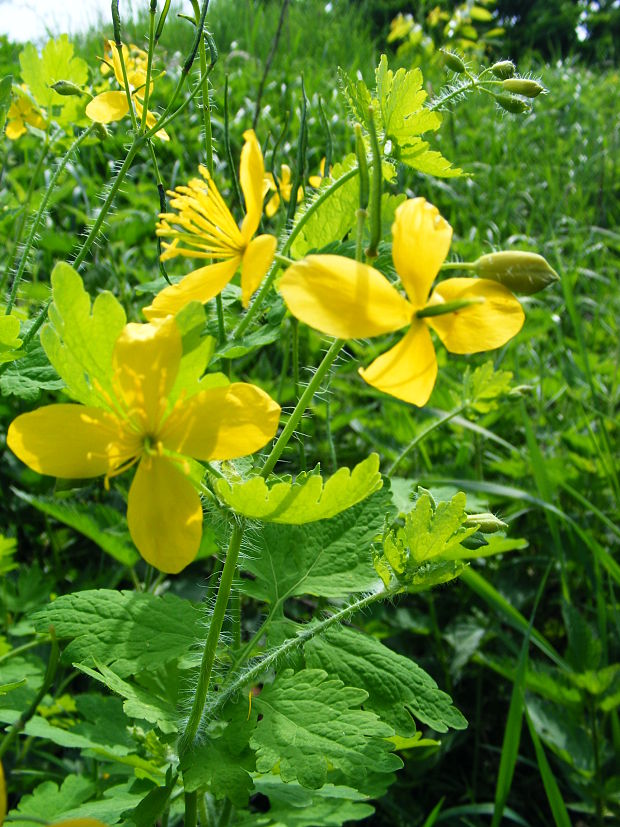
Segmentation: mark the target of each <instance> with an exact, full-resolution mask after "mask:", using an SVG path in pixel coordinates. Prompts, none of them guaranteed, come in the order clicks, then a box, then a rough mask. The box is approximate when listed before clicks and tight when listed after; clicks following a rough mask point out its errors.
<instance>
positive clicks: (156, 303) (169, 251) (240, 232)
mask: <svg viewBox="0 0 620 827" xmlns="http://www.w3.org/2000/svg"><path fill="white" fill-rule="evenodd" d="M243 137H244V140H245V143H244V145H243V149H242V150H241V162H240V165H239V180H240V182H241V190H242V192H243V198H244V201H245V213H246V214H245V218H244V219H243V222H242V223H241V229H239V227H238V226H237V224H236V222H235V219H234V218H233V217H232V215H231V212H230V210H229V209H228V207H227V206H226V204H225V203H224V200H223V199H222V196H221V195H220V193H219V192H218V189H217V187H216V186H215V182H214V181H213V179H212V178H211V176H210V175H209V171H208V170H207V169H206V168H205V167H203V166H201V167H199V170H200V174H201V175H202V177H203V179H204V180H201V179H200V178H193V179H192V180H191V181H190V182H189V184H188V185H187V186H186V187H177V188H176V190H175V191H174V192H170V193H169V195H171V196H172V200H171V201H170V206H171V207H173V208H174V209H175V210H177V212H178V214H177V213H165V214H162V215H160V219H161V221H160V223H159V224H158V225H157V235H158V236H161V237H163V238H172V243H171V244H164V247H165V248H166V249H165V251H164V253H163V254H162V261H166V260H167V259H171V258H174V257H175V256H187V257H188V258H199V259H200V258H202V259H219V260H218V261H217V262H216V263H215V264H207V265H206V266H205V267H200V268H199V269H198V270H193V271H192V272H191V273H188V275H186V276H185V277H184V278H182V279H181V281H179V282H177V284H173V285H171V286H170V287H165V288H164V289H163V290H162V291H161V292H160V293H158V294H157V296H155V298H154V300H153V303H152V304H151V305H149V306H148V307H145V308H144V309H143V311H142V312H143V313H144V315H145V316H146V318H147V319H149V320H150V319H156V318H162V317H164V316H168V315H174V314H175V313H178V311H179V310H181V309H182V308H183V307H185V305H186V304H189V302H191V301H199V302H201V303H202V304H204V303H205V302H208V301H209V299H212V298H213V297H214V296H217V294H218V293H221V291H222V290H223V289H224V287H225V286H226V285H227V284H228V282H229V281H230V280H231V279H232V277H233V276H234V275H235V273H236V272H237V270H238V269H239V267H241V300H242V302H243V306H244V307H247V305H248V303H249V301H250V298H251V297H252V293H254V291H255V290H256V288H257V287H258V285H259V284H260V283H261V281H262V280H263V278H264V277H265V273H266V272H267V270H268V269H269V265H270V264H271V262H272V261H273V257H274V254H275V251H276V247H277V244H278V241H277V239H276V237H275V236H273V235H259V236H256V238H254V234H255V233H256V231H257V230H258V225H259V224H260V219H261V214H262V211H263V198H264V189H263V181H264V176H265V167H264V164H263V154H262V152H261V149H260V146H259V143H258V141H257V140H256V135H255V134H254V132H253V131H252V130H251V129H249V130H247V131H246V132H244V133H243ZM172 225H176V226H177V227H179V229H175V227H173V226H172Z"/></svg>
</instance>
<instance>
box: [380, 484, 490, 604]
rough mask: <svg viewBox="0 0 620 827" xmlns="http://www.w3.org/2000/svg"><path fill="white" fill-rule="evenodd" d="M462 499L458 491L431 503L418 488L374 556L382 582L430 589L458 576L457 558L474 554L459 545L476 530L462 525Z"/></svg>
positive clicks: (411, 589) (460, 566)
mask: <svg viewBox="0 0 620 827" xmlns="http://www.w3.org/2000/svg"><path fill="white" fill-rule="evenodd" d="M465 501H466V497H465V494H463V493H462V492H459V493H457V494H455V496H454V497H452V499H451V500H450V502H440V503H439V504H438V505H437V506H435V504H434V502H433V500H432V498H431V496H430V494H429V493H428V492H426V491H424V489H420V494H419V496H418V499H417V501H416V503H415V505H414V507H413V509H412V510H411V511H410V512H409V513H408V514H406V515H405V524H404V526H403V527H400V526H399V527H397V528H394V529H391V530H389V531H388V532H387V533H386V534H385V536H384V538H383V551H382V553H380V554H377V555H376V556H375V560H374V563H375V568H376V569H377V571H378V573H379V574H380V576H381V578H382V579H383V582H384V583H385V584H386V585H389V584H390V583H391V582H392V580H396V581H398V582H399V583H400V584H401V585H402V586H403V587H404V588H406V589H408V590H409V591H419V590H420V589H424V588H430V587H431V586H434V585H436V584H438V583H444V582H447V581H449V580H452V579H454V578H455V577H458V576H459V574H461V573H462V571H463V570H464V566H463V565H462V564H461V563H459V562H457V561H460V560H461V559H467V558H472V557H477V556H478V551H477V549H468V548H465V546H464V545H462V543H463V541H464V540H466V539H467V538H468V537H471V535H472V534H474V533H475V532H476V526H471V527H469V528H465V527H463V523H464V522H465V520H466V519H467V515H466V514H465Z"/></svg>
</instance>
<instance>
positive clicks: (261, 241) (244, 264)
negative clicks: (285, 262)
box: [241, 235, 278, 307]
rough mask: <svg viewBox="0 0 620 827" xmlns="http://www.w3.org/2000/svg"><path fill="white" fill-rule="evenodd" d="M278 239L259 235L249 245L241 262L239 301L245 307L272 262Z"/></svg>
mask: <svg viewBox="0 0 620 827" xmlns="http://www.w3.org/2000/svg"><path fill="white" fill-rule="evenodd" d="M277 246H278V239H277V238H276V237H275V236H273V235H259V236H257V237H256V238H255V239H253V240H252V241H250V243H249V244H248V247H247V249H246V251H245V253H244V254H243V259H242V260H241V301H242V303H243V306H244V307H247V306H248V304H249V303H250V299H251V298H252V293H253V292H254V291H255V290H256V288H257V287H258V285H259V284H260V283H261V281H262V280H263V279H264V278H265V273H266V272H267V270H268V269H269V266H270V265H271V262H272V261H273V257H274V254H275V252H276V247H277Z"/></svg>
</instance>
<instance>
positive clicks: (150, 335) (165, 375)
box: [112, 317, 182, 436]
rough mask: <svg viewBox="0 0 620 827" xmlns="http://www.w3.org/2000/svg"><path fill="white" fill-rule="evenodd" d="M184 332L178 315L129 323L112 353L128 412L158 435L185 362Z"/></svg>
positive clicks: (118, 387)
mask: <svg viewBox="0 0 620 827" xmlns="http://www.w3.org/2000/svg"><path fill="white" fill-rule="evenodd" d="M181 355H182V345H181V334H180V332H179V328H178V327H177V325H176V322H175V321H174V318H172V317H168V318H166V319H158V320H156V321H155V322H153V323H152V324H135V323H133V322H132V323H131V324H127V325H125V327H124V328H123V331H122V333H121V335H120V336H119V337H118V339H117V340H116V344H115V345H114V351H113V353H112V367H113V370H114V379H113V383H114V387H115V390H116V392H117V394H118V396H119V399H120V400H122V401H123V403H124V407H125V409H126V410H127V411H128V415H129V416H130V417H131V418H132V419H133V421H134V422H135V423H136V425H137V427H138V428H139V430H140V431H141V432H142V433H143V434H145V435H151V436H155V435H156V433H157V429H158V426H159V422H160V420H161V418H162V416H163V414H164V412H165V410H166V406H167V397H168V394H169V393H170V389H171V388H172V386H173V384H174V380H175V379H176V375H177V373H178V370H179V364H180V362H181Z"/></svg>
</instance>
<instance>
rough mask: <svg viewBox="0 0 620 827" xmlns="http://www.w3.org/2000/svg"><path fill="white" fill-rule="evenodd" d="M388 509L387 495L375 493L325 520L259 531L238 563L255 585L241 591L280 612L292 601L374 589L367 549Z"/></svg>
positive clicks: (248, 582)
mask: <svg viewBox="0 0 620 827" xmlns="http://www.w3.org/2000/svg"><path fill="white" fill-rule="evenodd" d="M390 509H391V501H390V498H389V495H388V494H387V493H384V491H379V492H377V493H376V494H373V495H372V497H369V498H368V499H367V500H365V501H364V502H363V503H359V504H358V505H355V506H353V507H352V508H349V509H347V511H344V512H343V513H342V514H339V515H338V516H336V517H332V518H331V519H330V520H322V521H321V522H318V523H310V524H308V525H306V526H304V527H303V528H302V527H298V526H279V525H275V524H265V525H262V526H261V527H260V529H259V531H258V532H257V534H256V536H255V543H254V549H253V555H252V556H247V557H245V558H244V559H243V560H242V561H241V563H240V565H241V566H242V568H243V569H245V571H247V572H250V573H251V574H253V575H254V577H255V578H256V579H255V580H253V581H251V580H243V581H242V589H243V590H244V592H245V593H246V594H249V595H251V596H252V597H254V598H256V599H257V600H264V601H265V602H267V603H270V604H271V606H272V607H276V606H277V607H278V608H279V609H280V610H281V609H282V605H283V604H284V601H285V600H286V599H287V598H289V597H293V596H296V595H301V594H313V595H321V596H322V597H328V598H329V597H332V598H338V597H346V596H348V595H349V594H351V593H356V592H360V591H364V590H367V589H372V588H375V587H376V585H377V575H376V573H375V571H374V570H373V566H372V559H371V553H370V544H371V543H372V541H373V539H374V538H375V536H376V535H377V533H378V532H380V531H381V530H382V527H383V523H384V520H385V515H386V513H387V512H389V511H390Z"/></svg>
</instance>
